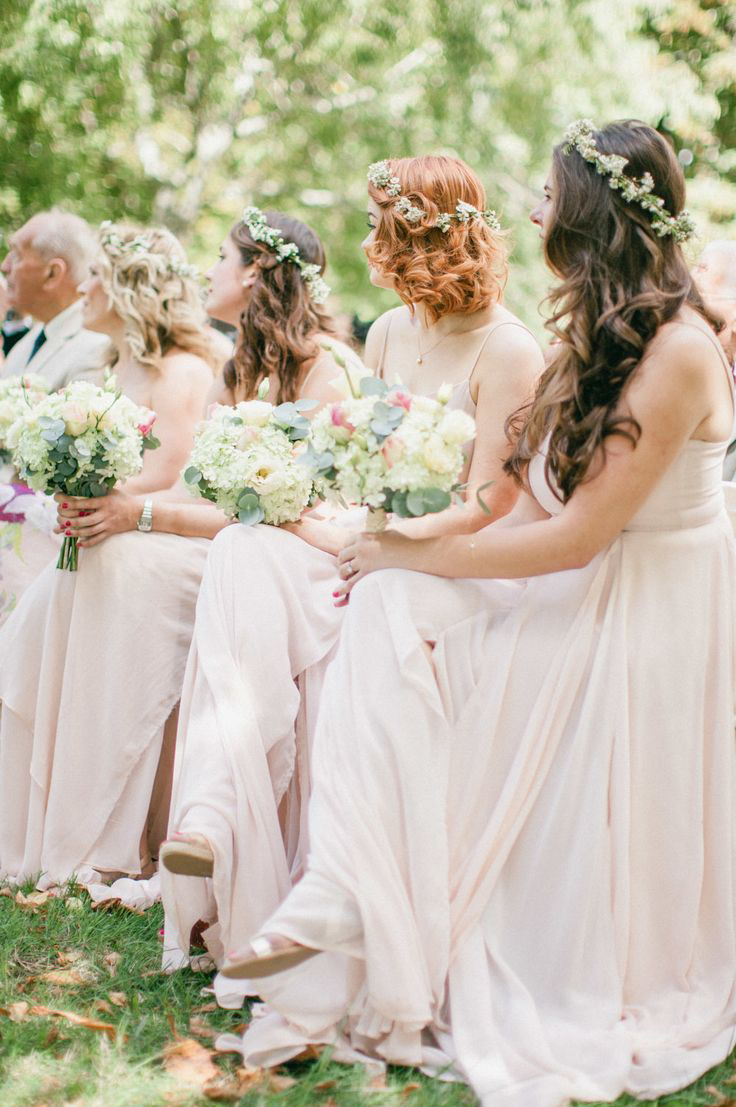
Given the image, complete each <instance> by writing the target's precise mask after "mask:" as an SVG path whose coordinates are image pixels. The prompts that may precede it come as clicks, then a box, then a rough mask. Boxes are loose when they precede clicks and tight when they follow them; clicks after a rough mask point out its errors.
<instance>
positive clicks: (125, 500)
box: [54, 488, 145, 547]
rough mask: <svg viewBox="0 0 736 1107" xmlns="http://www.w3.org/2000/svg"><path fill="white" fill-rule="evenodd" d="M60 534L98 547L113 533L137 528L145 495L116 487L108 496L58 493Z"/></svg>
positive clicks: (56, 497) (58, 532)
mask: <svg viewBox="0 0 736 1107" xmlns="http://www.w3.org/2000/svg"><path fill="white" fill-rule="evenodd" d="M54 499H55V500H56V502H57V503H58V504H59V508H58V511H57V520H58V526H57V527H56V528H55V529H56V533H57V534H63V535H65V537H67V538H77V539H78V541H79V545H80V546H85V547H86V546H96V545H97V543H98V542H102V540H103V539H104V538H109V537H110V535H111V534H119V533H120V532H121V531H124V530H135V528H136V525H137V523H138V520H139V519H140V515H141V512H142V510H143V502H144V500H145V496H132V495H131V494H130V493H129V492H123V491H122V490H121V489H119V488H113V489H112V491H111V492H108V494H107V495H106V496H99V497H96V498H94V499H83V498H82V497H79V496H65V495H64V494H63V493H61V492H57V494H56V495H55V496H54Z"/></svg>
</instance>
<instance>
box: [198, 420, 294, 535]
mask: <svg viewBox="0 0 736 1107" xmlns="http://www.w3.org/2000/svg"><path fill="white" fill-rule="evenodd" d="M306 406H307V404H306V402H305V401H297V403H296V404H284V405H280V406H278V407H274V406H273V405H272V404H269V403H267V402H266V401H264V400H248V401H244V402H242V403H239V404H236V405H235V407H229V406H227V405H223V404H215V405H214V406H213V408H212V409H211V411H210V414H209V417H208V419H207V420H206V421H205V422H204V423H202V424H200V426H199V428H198V430H197V434H196V436H195V440H194V446H193V448H192V453H191V456H190V458H189V464H188V466H187V468H186V469H185V471H184V480H185V482H186V484H187V485H188V487H189V489H190V491H191V492H192V494H193V495H201V496H204V497H205V498H206V499H208V500H211V501H212V502H213V503H214V504H216V505H217V507H219V508H220V510H221V511H223V512H225V514H226V515H228V516H230V517H231V518H233V519H235V518H240V519H241V521H242V522H246V523H257V522H261V521H263V522H265V523H272V524H275V525H278V524H280V523H287V522H295V521H296V520H297V519H298V518H299V517H300V515H301V514H302V512H303V511H304V509H305V508H306V507H307V506H308V505H309V502H310V500H311V498H312V479H311V477H310V475H309V472H308V470H307V469H306V467H305V466H304V465H303V464H302V463H301V461H300V458H301V457H302V455H303V454H304V452H305V450H306V443H305V441H304V438H303V437H295V435H302V434H305V433H306V432H305V429H304V426H303V424H304V423H305V422H306V420H304V418H303V416H302V415H301V414H300V413H301V411H303V410H305V409H306ZM295 428H296V429H295Z"/></svg>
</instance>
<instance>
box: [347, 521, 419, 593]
mask: <svg viewBox="0 0 736 1107" xmlns="http://www.w3.org/2000/svg"><path fill="white" fill-rule="evenodd" d="M413 545H416V543H415V542H413V541H412V539H411V538H407V537H406V536H405V535H403V534H399V533H398V531H394V530H385V531H382V532H381V533H380V534H355V535H353V536H352V537H351V538H350V539H349V540H348V542H347V545H345V546H343V548H342V550H341V551H340V553H339V554H338V555H337V566H338V572H339V574H340V578H341V583H340V585H339V586H338V587H337V588H336V589H335V591H334V592H333V593H332V595H333V596H334V597H335V607H344V606H345V604H346V603H348V601H349V599H350V593H351V591H352V589H353V586H354V585H355V584H357V582H358V581H359V580H361V579H362V578H363V577H364V576H367V575H368V573H375V572H376V570H377V569H404V568H406V567H407V565H406V554H407V553H408V552H409V549H410V547H412V546H413Z"/></svg>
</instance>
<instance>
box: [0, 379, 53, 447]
mask: <svg viewBox="0 0 736 1107" xmlns="http://www.w3.org/2000/svg"><path fill="white" fill-rule="evenodd" d="M48 390H49V386H48V384H47V382H46V381H45V380H44V378H43V377H41V376H39V375H38V373H25V374H24V375H23V376H20V377H5V378H4V379H3V380H0V462H3V463H5V464H7V463H8V462H9V461H10V460H11V451H10V450H9V449H8V446H7V439H8V432H9V431H10V428H11V427H12V425H13V423H15V421H16V420H17V419H20V418H21V416H23V415H26V414H27V413H28V412H29V411H30V409H31V408H32V407H33V405H34V404H35V403H37V402H38V401H39V400H40V399H41V398H42V397H43V396H45V395H46V393H47V392H48Z"/></svg>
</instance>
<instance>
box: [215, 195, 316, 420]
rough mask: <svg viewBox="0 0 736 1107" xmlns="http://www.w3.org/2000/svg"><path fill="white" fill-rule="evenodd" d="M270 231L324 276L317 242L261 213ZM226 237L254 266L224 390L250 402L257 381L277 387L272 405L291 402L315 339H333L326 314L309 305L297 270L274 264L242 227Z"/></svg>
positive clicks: (306, 230)
mask: <svg viewBox="0 0 736 1107" xmlns="http://www.w3.org/2000/svg"><path fill="white" fill-rule="evenodd" d="M264 215H265V217H266V222H267V223H268V225H269V226H270V227H275V228H276V229H277V230H279V231H281V234H282V235H283V238H284V241H285V242H293V243H294V244H295V245H296V246H297V247H298V249H299V253H300V255H301V257H302V260H303V261H305V262H308V263H309V264H312V265H318V266H319V268H320V272H324V269H325V265H326V258H325V251H324V247H323V245H322V242H321V241H320V239H319V237H318V236H317V235H316V234H315V232H314V231H313V230H312V229H311V227H308V226H307V225H306V223H302V222H301V221H300V220H299V219H292V218H291V216H289V215H284V214H282V213H281V212H279V211H266V212H264ZM230 237H231V238H232V240H233V242H234V243H235V245H236V246H237V247H238V249H239V250H240V257H241V260H242V263H243V265H244V266H247V265H255V266H256V272H257V275H256V281H255V284H254V285H253V287H252V288H251V293H250V298H249V300H248V304H247V306H246V307H245V309H244V310H243V313H242V315H241V316H240V334H239V336H238V342H237V344H236V347H235V352H234V353H233V356H232V358H231V359H230V361H229V362H228V363H227V365H226V366H225V370H224V375H225V384H226V385H227V387H228V388H229V389H230V390H231V391H232V392H233V394H234V395H235V396H237V397H238V398H244V399H246V400H249V399H252V398H253V397H254V396H255V395H256V393H257V391H258V385H259V384H260V382H261V381H262V380H267V379H268V378H269V377H270V376H272V375H273V376H274V377H275V378H276V379H277V380H278V382H279V391H278V401H279V402H283V401H286V400H295V399H296V397H297V386H298V384H299V377H300V375H301V372H302V367H303V365H304V363H305V362H307V361H310V360H311V359H313V358H315V357H317V356H318V354H319V352H320V348H319V342H318V335H320V334H326V335H331V336H333V337H338V335H337V328H336V325H335V323H334V321H333V319H332V318H331V316H330V315H329V314H328V312H327V311H325V309H324V308H323V307H322V306H321V305H320V304H316V303H315V302H314V300H312V299H311V297H310V295H309V291H308V289H307V286H306V284H305V283H304V280H303V278H302V276H301V274H300V271H299V268H298V266H296V265H294V264H293V262H290V261H279V260H278V258H277V257H276V254H275V252H274V251H273V250H272V249H271V248H270V247H269V246H267V245H266V244H265V243H263V242H256V241H255V240H254V239H253V238H251V236H250V234H249V233H248V228H247V227H246V225H245V223H242V222H240V223H236V224H235V226H234V227H233V229H232V230H231V231H230Z"/></svg>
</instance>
